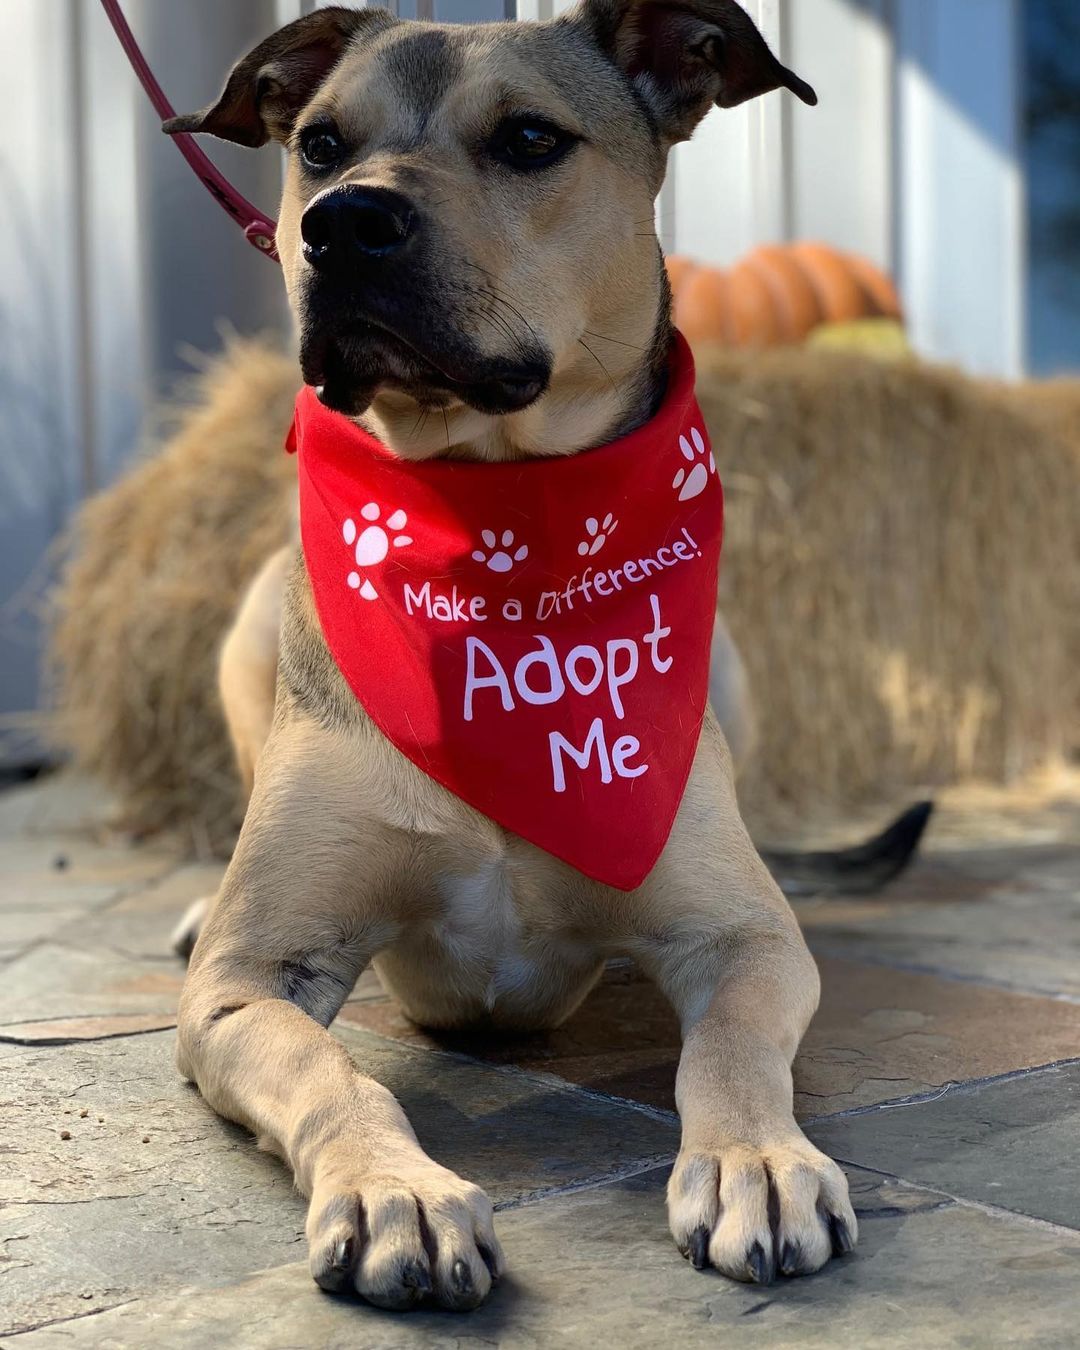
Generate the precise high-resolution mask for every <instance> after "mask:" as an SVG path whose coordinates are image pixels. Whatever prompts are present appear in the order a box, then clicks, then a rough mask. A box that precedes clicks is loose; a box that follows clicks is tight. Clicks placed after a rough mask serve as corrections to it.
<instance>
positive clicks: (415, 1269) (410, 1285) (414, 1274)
mask: <svg viewBox="0 0 1080 1350" xmlns="http://www.w3.org/2000/svg"><path fill="white" fill-rule="evenodd" d="M401 1283H402V1284H403V1285H404V1286H405V1288H406V1289H418V1290H419V1291H420V1293H422V1294H430V1293H431V1276H430V1275H429V1274H428V1272H427V1271H426V1270H425V1268H424V1267H423V1266H422V1265H421V1264H420V1263H419V1261H410V1262H409V1264H408V1265H407V1266H406V1267H405V1269H404V1270H403V1271H402V1272H401Z"/></svg>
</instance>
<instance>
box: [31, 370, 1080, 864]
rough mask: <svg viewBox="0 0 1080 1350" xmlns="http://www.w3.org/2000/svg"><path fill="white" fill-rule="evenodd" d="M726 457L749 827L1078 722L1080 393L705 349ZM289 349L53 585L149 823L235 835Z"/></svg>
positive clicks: (95, 707)
mask: <svg viewBox="0 0 1080 1350" xmlns="http://www.w3.org/2000/svg"><path fill="white" fill-rule="evenodd" d="M699 370H700V378H699V382H698V394H699V398H700V400H701V404H702V408H703V409H704V412H705V416H706V420H707V421H708V423H709V426H710V429H711V432H712V435H713V439H714V442H715V445H716V450H717V459H718V461H719V463H720V467H721V471H722V474H723V477H724V482H725V488H726V491H727V500H728V530H727V540H726V543H725V553H724V562H723V566H722V569H721V604H722V606H723V608H724V611H725V613H726V615H727V617H728V620H729V623H730V625H731V628H732V630H733V632H734V633H735V635H736V638H737V640H738V641H739V643H740V646H741V647H742V650H743V652H744V654H745V657H746V661H747V664H748V666H749V669H750V672H751V677H752V684H753V688H754V694H755V699H756V701H757V704H758V708H759V722H760V736H761V743H760V751H759V754H758V756H757V758H756V760H755V761H754V762H753V763H752V764H751V765H750V766H748V771H747V774H746V778H745V781H744V783H743V785H742V787H741V790H740V797H741V799H742V801H743V804H744V808H746V809H747V813H748V815H749V817H750V818H751V821H752V823H753V824H754V825H755V826H756V827H757V828H758V829H759V830H768V831H770V832H772V833H777V832H779V831H781V830H786V829H787V827H788V826H789V825H790V823H791V821H793V820H796V819H798V820H799V821H800V822H801V823H803V824H804V825H805V823H806V822H807V821H808V820H815V819H818V820H825V819H827V818H828V817H829V816H831V815H832V814H833V813H834V812H836V811H837V810H838V809H839V810H850V809H852V808H853V807H856V806H857V807H866V806H867V805H868V804H870V803H880V804H882V805H884V804H886V803H894V802H896V801H898V800H899V799H901V798H903V797H905V796H906V795H908V793H910V792H911V791H912V790H913V789H915V788H916V787H918V788H922V787H925V786H934V785H937V784H945V783H955V782H963V781H968V780H972V779H983V780H987V781H990V782H997V783H1008V782H1012V781H1015V780H1016V779H1017V778H1018V777H1020V776H1021V775H1023V774H1024V773H1025V772H1026V771H1027V770H1029V769H1033V768H1037V767H1041V766H1044V765H1048V764H1052V763H1053V762H1055V761H1057V760H1059V759H1062V758H1064V757H1066V756H1067V755H1068V754H1069V753H1070V752H1071V751H1073V750H1075V749H1076V741H1077V731H1078V728H1080V631H1078V611H1080V607H1078V606H1077V604H1076V596H1077V595H1078V594H1080V512H1078V511H1077V510H1076V503H1077V500H1078V498H1080V394H1078V393H1077V386H1076V384H1075V382H1073V384H1071V385H1070V384H1069V382H1061V384H1055V385H1052V386H1047V387H1046V389H1045V390H1044V389H1043V388H1042V387H1039V386H1027V387H1023V388H1019V389H1016V390H1009V389H1005V388H1000V387H996V386H992V385H988V384H986V383H983V382H979V381H975V380H971V379H967V378H965V377H963V376H961V375H957V374H954V373H952V372H949V371H945V370H938V369H933V368H929V367H926V366H922V365H919V364H918V363H916V362H902V363H896V364H889V363H882V362H880V361H876V360H872V359H869V358H865V357H860V356H855V355H852V354H850V353H838V352H830V351H800V350H799V349H781V350H777V351H772V352H764V353H753V354H748V353H733V352H726V351H701V352H699ZM296 384H297V380H296V371H295V365H294V363H293V362H292V361H289V360H287V359H285V358H283V357H280V356H277V355H275V354H273V353H270V352H268V351H266V350H265V349H261V348H259V347H257V346H255V345H246V346H238V347H235V348H234V349H233V350H232V351H231V352H230V353H229V354H228V355H227V356H226V357H225V358H224V359H223V361H221V362H220V363H219V364H218V365H216V366H215V367H214V368H213V370H212V371H211V373H210V374H209V375H208V377H207V379H206V382H205V386H204V389H203V391H202V400H203V401H202V403H201V404H200V405H199V406H198V407H197V408H195V409H194V410H193V411H191V412H189V413H188V414H186V415H185V416H184V417H183V418H182V419H181V421H180V424H179V427H178V430H177V432H176V434H175V435H174V436H173V438H172V439H171V440H170V441H169V442H168V443H167V444H166V446H165V447H164V449H163V450H162V451H161V453H160V455H159V456H158V457H157V458H156V459H153V460H150V461H149V462H147V463H145V464H142V465H141V466H139V467H138V468H137V469H135V470H134V471H133V472H132V473H131V474H129V475H128V476H127V477H126V478H125V479H124V480H123V481H122V482H120V483H118V484H117V485H116V486H115V487H113V488H111V489H110V490H109V491H108V492H106V493H104V494H103V495H102V496H100V497H98V498H96V499H95V500H94V501H92V502H91V503H89V504H88V505H87V507H86V508H85V509H84V511H83V513H82V515H81V517H80V520H79V522H78V528H77V534H76V541H75V546H74V550H73V555H72V562H71V565H70V568H69V571H68V573H67V577H66V579H65V581H64V583H63V585H62V586H61V588H60V591H59V595H58V606H59V618H58V623H57V626H56V629H55V634H54V643H53V652H54V657H55V660H56V663H57V667H58V672H59V679H58V698H59V703H60V706H61V709H62V711H63V713H64V716H65V723H66V727H67V739H68V741H69V743H70V744H71V745H72V747H73V748H74V751H75V754H76V757H77V759H78V760H79V762H80V763H81V764H82V766H83V767H85V768H87V769H90V770H92V771H94V772H96V773H98V774H101V775H103V776H104V777H105V778H106V779H107V780H108V781H109V782H110V784H111V785H112V786H113V787H114V788H116V789H119V790H120V791H121V792H122V793H123V796H124V800H125V803H126V806H127V810H128V813H129V818H130V819H131V821H132V822H133V823H135V824H136V825H138V826H141V827H143V828H147V827H154V826H158V825H162V824H177V823H185V824H187V825H188V826H189V827H191V828H193V829H194V830H195V831H196V836H197V837H198V838H201V839H208V840H209V841H210V842H212V843H213V844H214V845H215V846H217V847H226V846H227V845H228V842H229V840H230V838H231V833H232V830H233V828H234V827H235V824H236V819H237V788H236V779H235V771H234V769H233V766H232V763H231V758H230V754H229V748H228V745H227V740H226V737H225V733H224V728H223V724H222V719H221V711H220V708H219V707H218V703H217V693H216V681H215V674H214V667H215V659H216V652H217V648H218V646H219V644H220V641H221V638H222V636H223V634H224V632H225V629H226V626H227V624H228V622H229V619H230V617H231V614H232V612H233V610H234V608H235V605H236V602H237V599H238V597H239V594H240V592H241V590H242V589H243V587H244V585H245V584H246V583H247V581H248V580H249V579H250V577H251V576H252V575H253V574H254V573H255V571H256V570H257V569H258V567H259V565H260V564H261V562H262V561H263V560H264V558H265V557H266V556H267V555H268V554H269V553H270V552H271V551H272V550H273V549H274V548H276V547H277V546H278V544H279V543H280V542H281V541H282V540H283V539H284V537H285V535H286V533H287V530H288V527H289V521H290V518H291V510H290V505H291V504H290V500H289V499H290V497H291V492H292V466H291V462H290V461H289V460H288V459H287V457H286V456H284V455H283V454H281V453H280V446H281V438H282V433H283V429H284V427H285V426H286V424H287V422H288V416H289V408H290V405H291V402H292V398H293V395H294V393H295V389H296Z"/></svg>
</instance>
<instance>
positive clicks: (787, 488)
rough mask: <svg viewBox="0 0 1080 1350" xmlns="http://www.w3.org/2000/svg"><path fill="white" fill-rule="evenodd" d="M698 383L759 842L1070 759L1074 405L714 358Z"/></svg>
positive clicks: (816, 361) (1077, 474) (846, 357)
mask: <svg viewBox="0 0 1080 1350" xmlns="http://www.w3.org/2000/svg"><path fill="white" fill-rule="evenodd" d="M699 371H700V378H699V382H698V395H699V398H700V400H701V404H702V409H703V411H704V413H705V417H706V420H707V422H708V424H709V427H710V431H711V433H712V435H713V439H714V444H715V447H716V454H717V460H718V462H719V464H720V468H721V475H722V477H723V480H724V484H725V489H726V492H727V501H728V532H727V538H726V542H725V553H724V560H723V564H722V578H721V588H720V601H721V606H722V608H723V609H724V612H725V614H726V615H727V616H728V620H729V623H730V626H731V629H732V631H733V634H734V636H735V638H736V640H737V641H738V642H739V644H740V646H741V647H742V649H743V652H744V654H745V657H746V661H747V665H748V667H749V670H750V676H751V685H752V687H753V689H754V691H755V696H756V698H757V700H758V706H759V713H760V735H761V742H760V747H759V753H758V755H757V757H756V759H755V762H754V763H753V764H751V765H750V766H749V769H748V773H747V775H746V780H745V782H744V783H743V785H742V787H741V789H740V797H741V799H742V800H743V802H744V806H745V807H746V808H747V809H748V814H749V815H750V816H751V818H752V819H753V820H754V822H755V823H756V824H758V826H759V828H761V827H762V826H763V825H768V826H772V827H774V828H775V827H778V826H782V825H783V824H785V822H786V821H787V820H788V819H790V817H792V816H794V815H796V814H797V815H799V816H801V817H803V818H805V817H806V816H807V815H810V816H814V815H815V814H821V813H830V814H831V813H832V812H833V811H835V810H836V809H837V808H844V807H852V806H856V805H861V804H865V802H866V801H867V800H868V799H870V800H873V801H876V802H881V803H884V802H887V801H895V800H897V799H899V798H901V797H903V796H905V795H907V794H908V793H910V792H911V791H912V789H914V788H919V789H922V788H925V787H933V786H935V785H939V784H945V783H955V782H961V781H969V780H972V779H981V780H987V781H990V782H995V783H1008V782H1012V781H1015V780H1016V779H1017V778H1018V777H1020V776H1021V775H1023V774H1024V773H1026V772H1027V771H1029V770H1032V769H1035V768H1037V767H1041V766H1044V765H1047V764H1049V763H1052V762H1055V761H1059V760H1062V759H1064V758H1066V757H1068V756H1069V755H1070V754H1071V753H1074V752H1075V750H1076V749H1077V748H1078V731H1080V627H1078V612H1080V606H1078V605H1077V603H1076V597H1077V595H1078V594H1080V512H1078V511H1077V509H1076V504H1077V501H1078V499H1080V436H1078V437H1076V438H1074V439H1072V440H1070V439H1069V436H1068V434H1067V426H1068V421H1069V419H1068V418H1067V417H1066V416H1065V414H1064V413H1063V411H1062V406H1061V405H1062V402H1063V400H1062V397H1061V394H1060V391H1057V390H1055V391H1053V393H1052V395H1051V400H1050V401H1051V402H1052V404H1053V408H1052V410H1051V409H1049V408H1044V409H1043V411H1042V412H1041V413H1040V414H1039V415H1035V414H1034V413H1033V412H1032V411H1031V409H1032V405H1033V404H1035V403H1037V402H1038V400H1039V394H1038V392H1037V391H1036V390H1033V389H1032V388H1031V387H1028V388H1026V389H1022V390H1018V391H1013V390H1010V389H1008V388H1006V387H998V386H992V385H989V384H987V383H985V382H980V381H976V380H972V379H969V378H966V377H964V376H962V375H959V374H957V373H954V372H952V371H948V370H943V369H936V368H932V367H928V366H925V365H920V364H917V363H900V364H883V363H881V362H878V361H874V360H869V359H865V358H860V357H855V356H852V355H851V354H847V353H845V354H840V353H832V352H825V351H820V352H797V351H779V352H775V353H762V354H758V355H756V356H747V355H745V354H732V353H727V352H720V351H709V352H700V353H699ZM1078 406H1080V405H1078ZM1077 430H1078V431H1080V427H1078V428H1077Z"/></svg>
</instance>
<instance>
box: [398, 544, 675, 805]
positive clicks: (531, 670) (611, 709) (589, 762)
mask: <svg viewBox="0 0 1080 1350" xmlns="http://www.w3.org/2000/svg"><path fill="white" fill-rule="evenodd" d="M681 534H682V537H681V538H679V539H677V540H676V541H675V542H674V543H672V544H671V545H670V546H668V545H664V546H662V547H661V548H659V549H657V551H656V553H655V555H654V556H652V557H647V558H638V559H628V560H627V561H625V562H624V563H623V564H622V565H621V566H620V567H615V568H610V569H604V570H601V569H595V570H594V569H592V568H586V569H585V571H584V572H583V573H582V574H581V576H574V577H572V578H571V579H570V581H569V582H568V583H567V585H566V587H565V588H564V589H562V590H560V591H552V590H547V591H543V592H542V593H541V595H540V597H539V599H538V601H536V603H535V604H533V605H530V606H529V607H528V609H527V608H526V606H525V605H524V603H523V602H522V601H521V600H520V599H517V598H514V597H510V598H504V599H503V600H502V601H501V602H500V603H499V604H498V607H497V610H496V612H497V613H498V614H500V615H501V617H502V619H503V620H504V621H505V622H509V623H516V622H522V621H524V616H525V614H526V613H527V612H529V613H530V614H531V618H532V619H533V621H534V622H537V623H541V624H542V623H544V622H545V621H547V620H549V619H551V618H554V617H557V616H560V615H564V614H566V613H568V612H569V611H571V610H573V609H574V608H575V606H577V607H585V606H589V605H592V604H594V603H596V602H597V601H598V600H599V601H602V600H604V599H605V598H607V597H608V596H611V595H614V594H616V593H618V592H621V591H623V590H624V589H625V590H631V589H634V588H636V587H637V586H638V585H640V584H641V583H648V581H649V579H650V577H651V576H653V575H655V574H657V573H659V572H663V571H665V570H666V569H668V568H672V567H677V566H678V565H679V564H680V563H686V562H691V561H693V560H695V559H697V558H700V557H701V552H700V550H699V549H698V547H697V544H696V543H695V541H694V538H693V536H692V535H691V534H690V533H689V531H688V530H686V529H683V530H682V531H681ZM642 589H643V590H644V589H645V588H644V587H643V588H642ZM642 598H643V599H645V596H644V595H643V596H642ZM403 599H404V603H405V612H406V614H408V615H409V616H410V617H416V616H421V617H423V618H425V619H428V620H430V621H434V622H438V623H447V624H476V625H478V624H482V623H485V622H487V620H488V619H489V617H490V616H491V612H490V609H489V602H488V598H487V597H486V596H483V595H476V594H471V595H470V594H467V593H462V592H461V591H460V590H459V588H458V587H457V586H452V587H450V588H449V590H445V589H444V590H439V589H437V588H436V587H434V586H433V584H432V583H431V582H430V581H424V582H422V583H419V584H415V583H409V582H406V583H405V585H404V587H403ZM636 608H637V607H636V606H635V609H636ZM642 619H643V622H642V625H641V627H640V629H639V630H638V631H637V632H633V631H631V632H628V633H626V634H625V635H623V636H616V637H609V638H607V639H606V640H604V641H603V642H598V643H596V644H592V643H580V644H579V645H577V646H575V647H573V648H571V649H570V651H569V652H567V653H566V654H565V655H564V656H562V657H560V655H559V654H558V652H557V650H556V647H555V644H554V643H553V642H552V641H551V639H550V638H549V637H547V636H545V635H544V634H542V633H537V634H536V635H535V644H536V645H535V647H533V648H532V649H531V650H529V651H527V652H525V654H524V655H521V656H518V657H517V658H516V659H507V658H506V657H505V656H504V655H502V654H500V652H499V651H498V650H497V644H496V643H495V641H494V639H492V640H491V641H486V640H485V639H484V638H482V637H480V636H478V635H475V634H473V633H470V634H469V635H468V636H467V637H466V638H465V682H464V690H463V694H462V704H461V712H462V717H463V719H464V721H466V722H475V721H477V720H479V719H481V718H490V717H493V716H498V715H499V714H500V713H513V712H514V711H515V710H516V709H517V708H518V707H520V706H522V705H529V706H532V707H543V706H550V707H551V708H552V712H553V720H556V719H557V713H558V709H559V707H560V706H564V705H565V702H566V700H569V699H573V698H576V697H577V698H586V699H590V700H592V699H595V700H596V704H597V711H596V714H595V716H593V718H592V720H591V721H590V723H589V725H588V728H587V729H586V731H585V733H584V734H583V735H582V736H580V737H578V738H577V741H575V739H574V738H571V737H569V736H567V735H566V734H565V733H564V732H563V731H561V730H560V729H559V728H558V727H557V726H553V727H552V728H551V729H550V730H549V731H548V750H549V757H550V765H551V786H552V788H553V789H554V791H555V792H565V791H566V788H567V778H568V774H572V772H573V769H574V766H576V767H577V769H578V770H580V771H581V772H582V773H594V774H598V775H599V779H600V782H601V783H605V784H607V783H611V782H613V781H614V780H615V779H616V778H639V777H640V776H641V775H642V774H643V773H646V772H647V771H648V768H649V765H648V761H647V760H646V759H645V758H644V756H643V754H642V747H641V740H640V738H639V737H638V736H637V735H635V734H634V731H633V728H632V727H630V726H628V725H627V722H626V716H627V714H626V703H625V700H624V698H623V691H624V690H626V689H628V688H629V687H631V686H632V685H633V684H634V681H635V680H636V679H637V678H638V677H639V675H641V674H642V673H643V672H644V671H646V670H648V671H652V672H655V673H656V674H659V675H665V674H667V672H668V671H669V670H670V669H671V666H672V662H673V657H672V656H670V655H668V654H666V651H665V647H664V639H666V638H668V637H670V635H671V629H670V628H669V627H667V626H666V625H665V624H664V621H663V615H662V612H661V605H660V599H659V597H658V596H657V595H656V594H654V593H652V592H651V591H649V592H648V593H647V605H646V606H643V607H642Z"/></svg>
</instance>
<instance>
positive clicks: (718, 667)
mask: <svg viewBox="0 0 1080 1350" xmlns="http://www.w3.org/2000/svg"><path fill="white" fill-rule="evenodd" d="M709 703H710V705H711V706H712V710H713V712H714V713H715V714H716V720H717V721H718V722H719V723H720V727H721V729H722V731H723V733H724V739H725V740H726V741H727V743H728V749H729V750H730V751H731V757H732V759H733V760H734V761H735V769H736V772H738V771H739V770H741V769H742V768H743V767H744V766H745V764H746V762H747V760H749V758H750V756H751V755H752V754H753V751H754V746H755V745H756V744H757V717H756V714H755V711H754V701H753V699H752V698H751V696H750V677H749V676H748V675H747V673H746V666H745V665H744V664H743V659H742V654H741V653H740V651H739V649H738V647H737V646H736V645H735V639H734V638H733V637H732V636H731V630H730V629H729V628H728V626H727V623H726V621H725V619H724V616H723V614H722V613H721V612H720V611H719V610H717V611H716V622H715V623H714V625H713V636H712V649H711V651H710V653H709Z"/></svg>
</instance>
